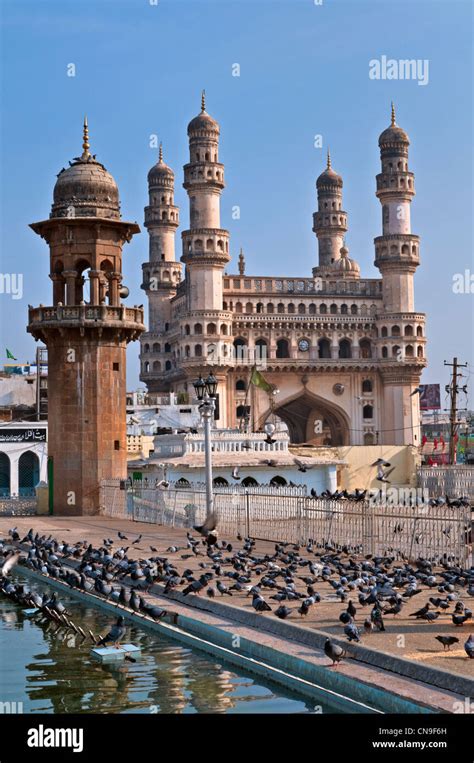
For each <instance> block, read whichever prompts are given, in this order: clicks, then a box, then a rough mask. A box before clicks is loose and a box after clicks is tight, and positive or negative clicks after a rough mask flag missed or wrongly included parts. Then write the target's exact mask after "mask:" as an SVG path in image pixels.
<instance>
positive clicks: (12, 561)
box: [0, 551, 20, 578]
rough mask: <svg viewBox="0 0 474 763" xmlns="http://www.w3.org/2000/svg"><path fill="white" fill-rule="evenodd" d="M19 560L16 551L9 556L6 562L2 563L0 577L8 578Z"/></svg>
mask: <svg viewBox="0 0 474 763" xmlns="http://www.w3.org/2000/svg"><path fill="white" fill-rule="evenodd" d="M19 559H20V554H19V552H17V551H15V552H13V553H12V554H10V556H7V558H6V560H5V561H4V563H3V566H2V567H1V568H0V575H3V577H4V578H6V577H8V575H9V574H10V571H11V570H12V569H13V567H15V565H16V564H18V561H19Z"/></svg>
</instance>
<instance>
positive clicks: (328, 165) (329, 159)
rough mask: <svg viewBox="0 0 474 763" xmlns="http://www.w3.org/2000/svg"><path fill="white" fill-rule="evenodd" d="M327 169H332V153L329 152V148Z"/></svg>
mask: <svg viewBox="0 0 474 763" xmlns="http://www.w3.org/2000/svg"><path fill="white" fill-rule="evenodd" d="M326 169H328V170H330V169H331V154H330V153H329V148H328V160H327V167H326Z"/></svg>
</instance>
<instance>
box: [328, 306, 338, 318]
mask: <svg viewBox="0 0 474 763" xmlns="http://www.w3.org/2000/svg"><path fill="white" fill-rule="evenodd" d="M329 312H330V313H331V315H336V313H337V305H335V304H332V305H331V307H330V308H329Z"/></svg>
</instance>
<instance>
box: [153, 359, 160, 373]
mask: <svg viewBox="0 0 474 763" xmlns="http://www.w3.org/2000/svg"><path fill="white" fill-rule="evenodd" d="M152 368H153V371H155V372H156V371H161V363H160V361H159V360H154V361H153V365H152Z"/></svg>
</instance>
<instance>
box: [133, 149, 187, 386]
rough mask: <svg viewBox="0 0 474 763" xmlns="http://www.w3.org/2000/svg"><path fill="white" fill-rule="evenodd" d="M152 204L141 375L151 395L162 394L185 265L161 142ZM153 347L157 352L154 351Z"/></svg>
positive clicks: (150, 178) (153, 177) (171, 183)
mask: <svg viewBox="0 0 474 763" xmlns="http://www.w3.org/2000/svg"><path fill="white" fill-rule="evenodd" d="M148 194H149V203H148V206H147V207H145V227H146V228H147V230H148V235H149V237H150V238H149V259H148V262H144V263H143V265H142V270H143V283H142V289H144V291H145V292H146V295H147V297H148V327H149V330H148V331H147V333H146V334H143V335H142V337H141V340H140V344H141V354H140V359H141V361H142V362H141V369H142V371H141V373H140V379H141V380H142V381H144V382H145V383H146V384H147V386H148V389H149V390H150V391H151V392H154V391H161V389H162V385H161V383H160V377H161V370H162V369H163V368H164V365H165V360H164V359H163V358H162V352H163V349H164V348H163V347H162V342H160V341H158V342H155V341H154V340H155V339H157V338H159V337H161V335H162V334H163V332H164V331H165V330H166V327H167V325H168V324H169V323H170V321H171V302H170V300H171V298H172V297H174V296H175V295H176V289H177V287H178V284H179V282H180V280H181V268H182V265H181V263H179V262H176V259H175V234H176V228H177V227H178V225H179V209H178V207H177V206H176V205H175V203H174V172H173V170H172V169H171V167H168V165H167V164H165V162H164V161H163V147H162V145H161V143H160V149H159V155H158V162H157V163H156V164H155V165H154V166H153V167H152V168H151V170H150V172H149V173H148ZM153 348H154V349H153Z"/></svg>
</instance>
